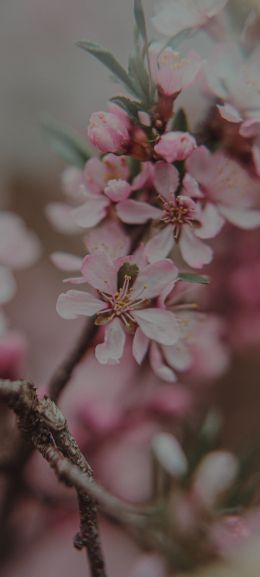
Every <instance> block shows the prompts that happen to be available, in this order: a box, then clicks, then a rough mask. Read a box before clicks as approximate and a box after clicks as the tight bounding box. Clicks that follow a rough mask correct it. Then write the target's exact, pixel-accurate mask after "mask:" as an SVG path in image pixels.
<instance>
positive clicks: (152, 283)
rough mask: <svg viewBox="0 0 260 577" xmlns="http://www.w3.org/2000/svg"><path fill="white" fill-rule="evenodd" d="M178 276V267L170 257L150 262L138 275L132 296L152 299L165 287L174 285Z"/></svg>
mask: <svg viewBox="0 0 260 577" xmlns="http://www.w3.org/2000/svg"><path fill="white" fill-rule="evenodd" d="M177 276H178V269H177V267H176V266H175V264H174V263H173V262H172V260H170V259H164V260H160V261H157V262H154V263H152V264H148V265H147V266H146V267H145V268H144V269H143V270H141V272H139V274H138V276H137V279H136V281H135V283H134V286H133V292H132V298H133V299H138V298H144V299H151V298H154V297H157V296H159V295H160V293H161V292H162V290H163V289H165V287H167V286H168V285H172V283H173V282H174V281H175V280H176V278H177Z"/></svg>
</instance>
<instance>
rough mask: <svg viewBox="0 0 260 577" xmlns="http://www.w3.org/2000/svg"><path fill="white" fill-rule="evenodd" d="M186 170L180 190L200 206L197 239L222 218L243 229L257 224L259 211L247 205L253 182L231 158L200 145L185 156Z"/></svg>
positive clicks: (217, 225) (214, 229)
mask: <svg viewBox="0 0 260 577" xmlns="http://www.w3.org/2000/svg"><path fill="white" fill-rule="evenodd" d="M186 169H187V173H188V176H186V177H185V178H184V182H183V184H184V190H185V191H186V194H188V195H189V196H191V197H194V198H197V201H198V202H199V203H201V206H202V215H201V220H202V227H201V228H200V229H199V230H198V231H197V235H198V236H199V237H200V238H209V236H208V235H209V233H212V236H214V235H215V234H217V233H218V232H219V230H220V229H221V227H222V226H223V224H224V222H225V220H227V221H228V222H230V223H231V224H234V225H236V226H238V227H240V228H243V229H246V230H247V229H252V228H256V227H258V226H259V225H260V211H259V210H256V209H253V208H251V206H252V203H253V202H254V200H255V197H256V192H257V188H258V184H257V181H256V180H254V179H252V178H251V177H250V176H249V175H248V174H247V172H246V171H245V170H244V169H243V168H242V167H241V166H240V165H239V164H238V163H237V162H236V161H235V160H232V159H231V158H228V157H227V156H225V155H224V154H223V153H222V152H216V153H215V154H210V152H209V151H208V150H207V148H205V147H204V146H200V147H199V148H198V149H197V150H195V151H194V152H193V154H192V155H191V156H190V157H189V158H188V159H187V161H186ZM213 233H214V234H213Z"/></svg>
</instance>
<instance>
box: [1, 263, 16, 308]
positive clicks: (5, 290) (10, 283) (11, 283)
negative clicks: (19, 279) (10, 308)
mask: <svg viewBox="0 0 260 577" xmlns="http://www.w3.org/2000/svg"><path fill="white" fill-rule="evenodd" d="M15 291H16V282H15V279H14V276H13V275H12V273H11V271H10V270H9V269H8V268H6V267H5V266H1V265H0V304H4V303H7V302H8V301H10V300H11V299H12V298H13V296H14V294H15Z"/></svg>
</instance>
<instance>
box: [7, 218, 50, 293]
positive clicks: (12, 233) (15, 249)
mask: <svg viewBox="0 0 260 577" xmlns="http://www.w3.org/2000/svg"><path fill="white" fill-rule="evenodd" d="M40 252H41V250H40V243H39V241H38V239H37V237H36V235H35V234H34V233H33V232H31V231H29V230H27V229H26V227H25V225H24V223H23V221H22V219H21V218H20V217H19V216H17V215H16V214H13V213H11V212H4V211H2V212H0V303H5V302H7V301H9V300H10V299H11V298H12V297H13V295H14V293H15V290H16V283H15V279H14V277H13V274H12V272H11V271H12V269H14V270H16V269H22V268H26V267H28V266H31V265H32V264H34V262H35V261H36V260H37V258H39V256H40Z"/></svg>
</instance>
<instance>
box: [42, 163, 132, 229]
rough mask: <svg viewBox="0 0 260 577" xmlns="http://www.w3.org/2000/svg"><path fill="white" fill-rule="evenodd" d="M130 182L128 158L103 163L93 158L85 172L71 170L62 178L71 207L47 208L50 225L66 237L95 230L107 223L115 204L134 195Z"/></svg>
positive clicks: (56, 206)
mask: <svg viewBox="0 0 260 577" xmlns="http://www.w3.org/2000/svg"><path fill="white" fill-rule="evenodd" d="M128 178H129V167H128V163H127V159H126V157H125V156H121V157H118V156H116V155H115V154H107V155H105V156H104V157H103V159H102V160H100V159H98V158H91V159H90V160H88V161H87V163H86V165H85V167H84V170H83V171H80V170H78V169H75V168H74V167H69V168H68V169H67V170H66V171H65V173H64V174H63V186H64V191H65V193H66V194H67V196H68V197H69V200H70V202H71V204H70V205H69V204H65V203H51V204H50V205H48V207H47V214H48V217H49V219H50V221H51V222H52V224H53V225H54V226H55V228H57V229H58V230H59V231H61V232H63V233H66V234H75V233H79V232H80V231H81V228H93V227H95V226H96V225H98V224H99V223H100V222H101V221H102V220H104V218H105V217H106V216H107V214H108V211H109V209H110V207H111V206H113V203H116V202H118V201H119V200H124V199H126V198H128V196H129V195H130V194H131V192H132V185H130V184H129V182H128V181H127V179H128Z"/></svg>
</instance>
